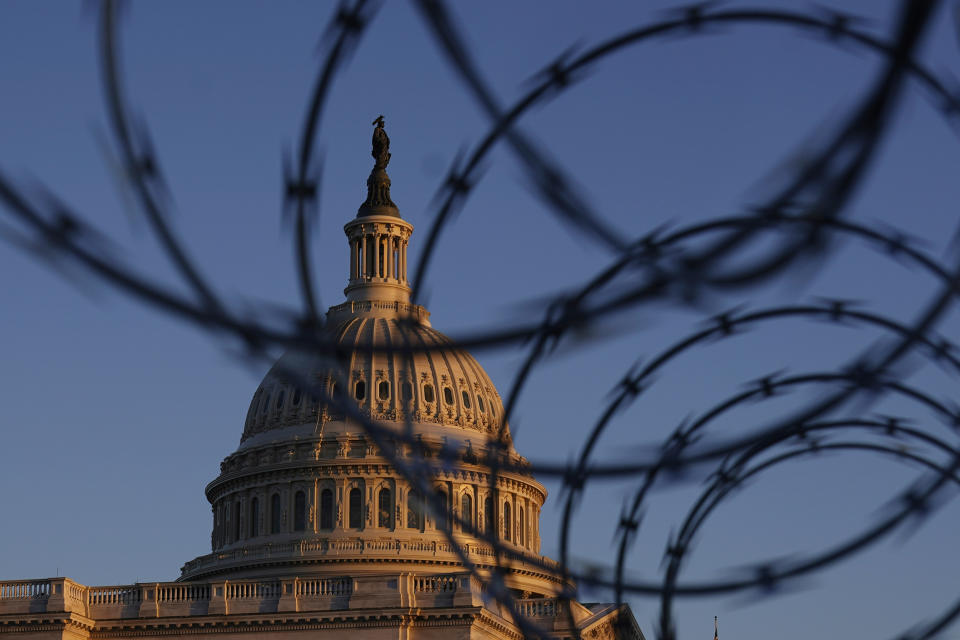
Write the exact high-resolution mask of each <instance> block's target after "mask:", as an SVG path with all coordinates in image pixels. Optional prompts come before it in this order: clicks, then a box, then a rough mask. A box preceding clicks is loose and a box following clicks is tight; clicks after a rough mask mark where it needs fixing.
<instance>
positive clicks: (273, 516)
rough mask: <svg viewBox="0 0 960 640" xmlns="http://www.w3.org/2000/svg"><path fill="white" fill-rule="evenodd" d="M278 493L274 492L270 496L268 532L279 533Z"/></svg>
mask: <svg viewBox="0 0 960 640" xmlns="http://www.w3.org/2000/svg"><path fill="white" fill-rule="evenodd" d="M281 515H282V514H281V513H280V494H279V493H275V494H273V496H271V498H270V533H280V517H281Z"/></svg>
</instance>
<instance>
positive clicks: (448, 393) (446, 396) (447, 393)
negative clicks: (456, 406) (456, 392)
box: [443, 387, 453, 404]
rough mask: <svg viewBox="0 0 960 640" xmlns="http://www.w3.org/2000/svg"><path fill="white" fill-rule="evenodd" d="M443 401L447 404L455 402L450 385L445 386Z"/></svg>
mask: <svg viewBox="0 0 960 640" xmlns="http://www.w3.org/2000/svg"><path fill="white" fill-rule="evenodd" d="M443 401H444V402H446V403H447V404H453V389H451V388H450V387H444V388H443Z"/></svg>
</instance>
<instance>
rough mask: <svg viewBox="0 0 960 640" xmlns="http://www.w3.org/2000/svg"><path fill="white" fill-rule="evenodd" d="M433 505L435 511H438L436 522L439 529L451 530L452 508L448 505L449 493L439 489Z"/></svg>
mask: <svg viewBox="0 0 960 640" xmlns="http://www.w3.org/2000/svg"><path fill="white" fill-rule="evenodd" d="M434 500H435V502H434V503H433V506H434V509H436V512H437V513H436V520H437V529H443V530H446V529H449V528H450V517H449V510H450V507H449V505H448V504H447V492H446V491H444V490H443V489H437V490H436V492H435V494H434Z"/></svg>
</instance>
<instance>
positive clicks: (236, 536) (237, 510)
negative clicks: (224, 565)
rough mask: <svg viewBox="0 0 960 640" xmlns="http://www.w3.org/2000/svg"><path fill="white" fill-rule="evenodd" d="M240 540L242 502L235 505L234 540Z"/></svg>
mask: <svg viewBox="0 0 960 640" xmlns="http://www.w3.org/2000/svg"><path fill="white" fill-rule="evenodd" d="M239 539H240V501H239V500H237V501H236V502H234V503H233V540H234V542H236V541H237V540H239Z"/></svg>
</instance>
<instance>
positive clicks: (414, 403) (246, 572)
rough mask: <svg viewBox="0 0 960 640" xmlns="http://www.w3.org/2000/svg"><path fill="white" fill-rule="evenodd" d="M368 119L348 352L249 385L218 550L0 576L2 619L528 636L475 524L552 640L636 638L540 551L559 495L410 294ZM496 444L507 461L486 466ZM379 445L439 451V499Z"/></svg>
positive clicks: (261, 630) (215, 500)
mask: <svg viewBox="0 0 960 640" xmlns="http://www.w3.org/2000/svg"><path fill="white" fill-rule="evenodd" d="M374 124H375V125H376V128H375V130H374V135H373V157H374V159H375V165H374V168H373V170H372V172H371V174H370V177H369V178H368V179H367V198H366V201H365V202H364V203H363V204H362V205H361V206H360V208H359V210H358V212H357V215H356V217H355V218H353V219H352V220H350V221H349V222H348V223H347V224H346V225H345V226H344V231H345V233H346V236H347V240H348V243H349V245H350V262H349V280H348V284H347V287H346V289H345V290H344V292H345V294H346V300H345V301H344V302H343V303H342V304H339V305H336V306H334V307H331V308H330V309H329V310H328V311H327V315H326V322H325V323H324V326H325V327H326V329H325V330H324V331H325V333H324V338H325V339H327V340H330V341H332V342H333V343H334V344H335V345H336V349H335V350H333V352H332V354H331V355H317V354H316V353H311V352H299V351H290V352H288V353H286V354H285V355H283V356H282V357H281V358H280V359H279V360H278V361H277V362H276V364H275V365H274V366H273V367H272V368H271V370H270V371H269V372H268V373H267V374H266V376H265V377H264V379H263V381H262V382H261V383H260V385H259V387H258V388H257V389H256V391H255V392H254V394H253V397H252V399H251V401H250V406H249V409H248V411H247V416H246V420H245V422H244V425H243V433H242V435H241V437H240V444H239V446H238V447H237V449H236V451H234V452H233V453H231V454H230V455H228V456H227V457H226V458H225V459H224V460H223V462H222V463H221V465H220V473H219V475H218V476H217V477H216V478H215V479H214V480H213V481H212V482H210V483H209V484H208V485H207V487H206V497H207V499H208V501H209V502H210V505H211V508H212V515H213V522H212V531H211V552H210V553H207V554H205V555H201V556H199V557H197V558H195V559H193V560H190V561H188V562H186V563H185V564H184V565H183V567H182V568H181V571H180V577H179V578H178V579H177V580H176V581H175V582H169V583H136V584H132V585H121V586H113V587H88V586H85V585H82V584H80V583H77V582H74V581H72V580H70V579H68V578H56V579H46V580H33V581H8V582H0V634H2V633H4V632H11V631H18V630H27V627H29V628H30V629H32V630H39V631H41V632H43V631H46V632H49V633H39V635H37V638H39V639H40V640H45V638H46V637H47V636H48V637H49V638H51V639H52V638H58V639H59V638H63V637H66V634H67V633H68V632H69V633H70V634H71V635H72V637H87V638H89V637H93V636H103V637H107V636H110V637H127V636H130V637H133V636H137V637H143V636H148V637H152V636H157V637H159V636H169V635H178V636H192V635H204V634H206V633H211V632H231V633H255V634H256V636H257V640H263V638H265V637H268V639H269V640H273V634H281V633H282V634H283V638H285V639H290V640H295V639H293V638H292V637H291V635H290V634H291V633H294V634H296V633H303V634H310V635H311V637H314V636H316V634H318V633H320V634H321V635H322V637H324V638H351V639H355V638H356V636H357V633H358V632H359V633H361V634H362V637H364V638H367V637H370V638H393V639H395V638H398V637H399V638H401V640H412V639H413V638H431V639H433V638H436V639H440V638H519V637H521V635H522V626H521V625H519V624H517V620H515V619H514V618H513V613H512V612H511V611H510V610H509V609H508V608H505V607H504V606H503V605H502V603H498V602H497V601H496V600H495V599H494V598H491V597H490V594H489V593H487V586H486V579H487V577H488V576H489V575H490V574H491V573H492V572H493V571H494V570H495V569H496V567H497V566H498V558H497V554H496V553H495V552H494V549H493V547H492V545H491V544H489V543H488V542H486V541H484V540H483V539H482V537H481V535H482V536H486V537H488V538H490V537H494V538H496V539H498V540H499V541H500V542H501V543H502V544H503V545H505V546H506V547H507V548H508V549H512V550H514V551H516V552H517V553H516V554H511V557H510V558H507V557H505V556H504V555H503V554H501V557H500V558H499V561H500V562H499V566H501V567H504V568H505V573H504V574H503V582H504V584H505V585H506V587H507V588H508V589H509V590H510V592H511V594H512V596H513V598H514V600H515V603H516V604H515V606H516V612H517V613H518V614H519V615H522V616H524V617H525V618H526V619H528V620H529V621H531V622H532V623H533V624H535V625H536V626H537V627H538V628H539V629H541V630H543V633H545V634H546V636H547V637H556V638H566V637H573V635H575V634H576V633H577V632H579V633H580V635H581V636H582V637H587V638H590V639H591V640H593V639H598V638H614V637H625V638H641V639H642V637H643V635H642V633H641V632H640V630H639V627H638V626H637V624H636V621H635V620H634V618H633V615H632V613H630V610H629V608H628V607H625V606H623V607H616V606H614V605H611V604H589V605H584V604H580V603H578V602H576V601H567V600H565V599H563V598H561V597H559V594H560V593H561V591H563V590H564V587H565V583H564V581H563V580H562V578H561V575H560V572H559V571H558V570H557V566H556V564H555V563H554V562H553V561H551V560H549V559H547V558H545V557H543V556H541V555H540V546H541V534H540V515H541V509H542V508H543V505H544V502H545V501H546V498H547V492H546V490H545V489H544V487H543V485H541V484H540V483H539V482H537V481H536V480H535V479H534V478H533V476H532V474H531V473H529V472H527V471H526V470H525V469H526V468H527V467H528V464H527V462H526V460H525V459H524V458H523V457H522V456H520V455H519V454H518V453H517V452H516V451H515V449H514V448H513V444H512V441H511V439H510V434H509V428H508V427H507V426H506V425H505V424H504V422H503V416H504V408H503V403H502V400H501V398H500V395H499V394H498V392H497V389H496V387H495V386H494V384H493V382H492V381H491V380H490V377H489V376H488V375H487V373H486V372H485V371H484V370H483V368H482V367H481V366H480V365H479V364H478V363H477V361H476V360H475V359H474V358H473V356H471V355H470V354H469V353H467V352H466V351H465V350H463V349H460V348H457V347H456V346H455V345H454V344H453V342H452V341H451V340H450V339H449V338H447V337H446V336H445V335H443V334H442V333H440V332H439V331H437V330H436V329H434V328H433V327H432V326H431V324H430V313H429V312H428V311H427V310H426V309H425V308H424V307H422V306H420V305H416V304H413V303H411V301H410V293H411V290H410V286H409V283H408V280H407V274H408V269H407V254H408V246H409V242H410V238H411V235H412V233H413V225H411V224H410V223H409V222H407V221H406V220H404V219H403V218H402V217H401V216H400V212H399V210H398V208H397V206H396V205H395V204H394V203H393V201H392V200H391V198H390V178H389V177H388V175H387V172H386V166H387V163H388V162H389V160H390V152H389V139H388V138H387V135H386V132H385V131H384V128H383V119H382V117H381V118H378V119H377V120H376V121H375V122H374ZM345 406H346V407H348V408H349V411H347V412H344V411H340V410H338V409H337V407H345ZM348 414H349V415H348ZM368 420H369V421H373V422H375V423H376V424H377V425H378V426H379V428H380V429H381V430H382V431H381V433H382V434H383V436H382V437H381V438H380V439H379V443H378V442H375V441H374V439H372V438H371V437H370V436H369V435H368V434H367V430H366V429H365V428H364V425H363V424H362V423H361V422H362V421H368ZM501 425H503V430H502V431H501ZM493 446H495V447H496V450H497V451H498V452H499V455H500V456H501V459H505V461H508V462H509V463H510V464H509V465H508V468H509V469H510V470H502V469H501V470H498V472H497V474H496V478H495V481H493V482H491V478H490V474H489V468H488V467H487V465H486V463H485V460H486V459H487V455H488V453H489V452H490V448H491V447H493ZM384 449H388V451H386V452H385V451H384ZM385 453H389V454H390V456H395V459H399V460H406V461H410V462H416V461H423V460H427V461H430V462H433V463H435V464H432V465H431V475H430V478H429V481H428V482H427V484H426V486H428V487H429V490H430V491H429V493H428V495H423V493H422V492H421V491H418V490H417V488H415V487H413V486H411V484H410V483H409V482H408V481H407V480H406V479H405V477H404V476H403V475H402V474H400V473H399V472H398V471H397V470H396V469H395V468H394V466H393V465H392V464H391V462H390V460H389V459H388V456H387V455H385ZM424 486H425V485H423V484H421V485H420V488H421V489H422V488H423V487H424ZM477 532H480V534H481V535H477ZM465 559H466V560H467V561H468V562H469V565H473V568H474V569H475V572H473V573H472V572H471V571H470V568H469V565H468V564H467V563H465V561H464V560H465ZM571 620H572V621H573V623H574V624H575V626H576V629H574V628H571V627H570V621H571ZM31 625H32V626H31ZM279 637H280V636H279V635H277V639H278V640H279Z"/></svg>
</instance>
